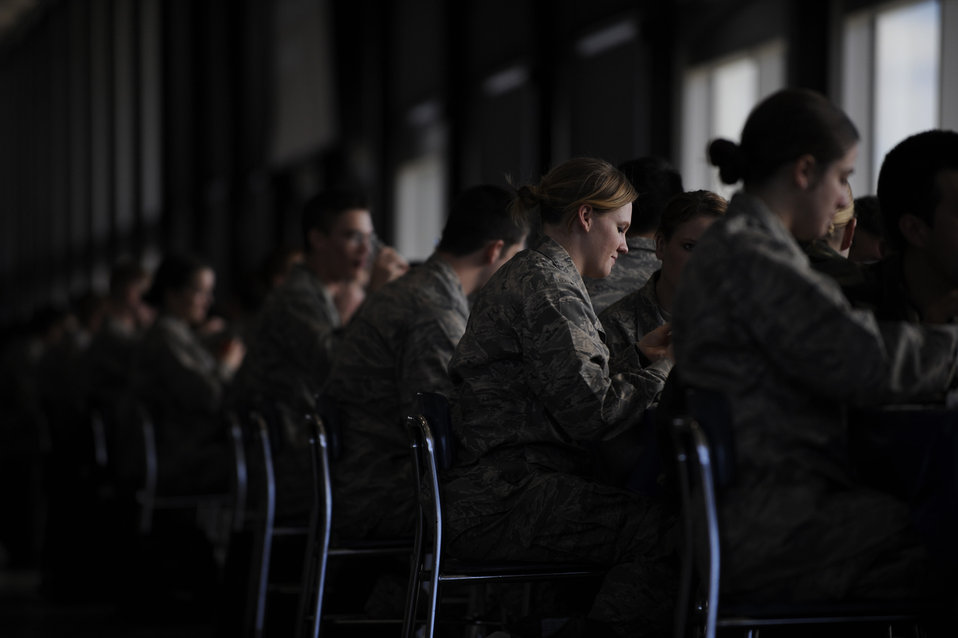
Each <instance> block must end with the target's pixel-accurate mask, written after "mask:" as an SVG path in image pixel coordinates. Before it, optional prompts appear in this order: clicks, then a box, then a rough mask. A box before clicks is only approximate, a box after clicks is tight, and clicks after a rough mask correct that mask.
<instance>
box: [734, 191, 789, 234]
mask: <svg viewBox="0 0 958 638" xmlns="http://www.w3.org/2000/svg"><path fill="white" fill-rule="evenodd" d="M745 192H746V194H748V195H751V196H752V197H755V198H757V199H760V200H761V201H762V203H763V204H765V206H766V208H768V209H769V210H770V211H772V213H774V214H775V216H776V217H778V218H779V219H780V220H782V224H784V225H785V228H787V229H788V232H790V233H791V232H792V223H793V217H794V215H793V211H792V201H791V200H792V197H791V194H790V193H788V192H787V190H786V189H785V188H783V187H781V185H780V184H779V183H778V181H776V180H774V179H772V180H769V182H768V183H766V184H763V185H761V186H753V187H751V188H747V189H746V190H745ZM793 236H794V233H793Z"/></svg>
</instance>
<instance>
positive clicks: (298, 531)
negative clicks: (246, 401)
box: [245, 410, 309, 638]
mask: <svg viewBox="0 0 958 638" xmlns="http://www.w3.org/2000/svg"><path fill="white" fill-rule="evenodd" d="M249 425H250V428H251V430H252V432H251V439H252V440H251V444H252V445H253V446H255V452H254V454H255V461H256V470H257V471H258V475H256V476H254V477H253V481H255V483H256V485H257V487H258V488H259V494H257V497H258V499H257V507H256V508H255V511H248V512H247V515H246V516H245V518H246V521H247V522H251V523H253V524H254V525H255V531H254V535H253V548H252V553H251V560H250V594H249V604H248V605H247V619H246V623H245V626H246V632H247V634H249V635H252V636H253V637H254V638H260V637H261V636H262V635H263V631H264V627H265V623H266V608H267V598H268V597H269V594H270V593H286V594H296V595H301V592H302V588H303V586H302V582H297V583H280V582H271V581H270V568H271V566H272V558H273V544H274V541H275V539H276V538H277V537H294V536H301V537H303V538H306V537H307V534H309V527H308V525H306V524H303V525H293V524H291V525H278V524H277V522H276V498H277V497H276V470H275V467H274V465H273V446H272V443H271V441H270V428H269V425H268V424H267V421H266V418H265V417H264V416H263V414H262V412H260V411H257V410H254V411H252V412H251V413H250V415H249ZM254 474H255V473H254ZM253 481H251V483H252V482H253Z"/></svg>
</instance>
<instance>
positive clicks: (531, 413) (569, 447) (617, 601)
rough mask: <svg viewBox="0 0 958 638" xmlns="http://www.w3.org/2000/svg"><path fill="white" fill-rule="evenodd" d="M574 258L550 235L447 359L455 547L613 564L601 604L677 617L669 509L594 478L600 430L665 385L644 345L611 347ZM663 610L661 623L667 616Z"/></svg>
mask: <svg viewBox="0 0 958 638" xmlns="http://www.w3.org/2000/svg"><path fill="white" fill-rule="evenodd" d="M603 338H604V334H603V330H602V326H601V324H600V323H599V320H598V318H597V317H596V315H595V312H594V311H593V310H592V304H591V302H590V300H589V297H588V293H587V292H586V289H585V285H584V284H583V282H582V278H581V277H580V276H579V273H578V271H577V270H576V268H575V265H574V264H573V262H572V259H571V258H570V257H569V255H568V253H566V251H565V249H563V248H562V247H561V246H560V245H559V244H557V243H556V242H555V241H553V240H552V239H549V238H548V237H546V238H544V239H542V240H541V242H540V243H539V244H538V245H537V247H536V248H534V249H531V250H526V251H523V252H521V253H519V254H518V255H517V256H515V257H513V259H512V260H511V261H510V262H509V263H507V264H506V265H504V266H503V267H502V268H501V269H500V270H499V271H498V272H497V273H496V274H495V275H494V276H493V277H492V279H490V281H489V282H488V283H487V284H486V285H485V286H484V287H483V289H482V290H481V291H480V293H479V297H478V299H477V301H476V305H475V306H474V308H473V311H472V314H471V315H470V318H469V323H468V326H467V328H466V333H465V334H464V335H463V338H462V340H461V341H460V342H459V346H458V347H457V349H456V352H455V354H454V355H453V359H452V361H451V362H450V375H451V376H452V378H453V382H454V383H455V384H456V388H455V391H454V392H453V395H452V399H453V400H452V416H453V428H454V433H455V436H456V439H457V443H458V455H459V456H458V459H457V462H456V464H455V465H454V466H453V467H452V468H451V469H450V470H449V471H448V472H447V473H446V475H445V476H444V477H443V482H444V486H443V496H444V499H445V503H447V507H446V513H447V517H446V521H445V523H446V526H447V529H448V530H449V538H450V539H452V540H451V543H450V552H451V553H452V554H454V555H458V556H460V557H462V558H466V559H521V560H541V561H567V560H581V561H595V562H598V563H608V564H613V565H616V567H614V568H613V570H612V572H610V574H609V576H608V577H607V578H606V579H605V580H604V581H603V585H602V589H601V590H600V593H599V595H598V597H597V598H596V601H595V603H594V605H593V608H592V612H591V613H592V616H593V617H594V618H595V619H596V620H602V621H606V622H610V623H613V624H615V625H616V626H617V627H619V628H620V629H622V630H627V629H635V628H636V627H644V628H646V629H649V628H652V627H659V628H661V627H663V626H667V625H668V623H669V622H670V621H671V610H670V605H671V604H674V603H673V602H671V600H672V598H671V597H672V596H673V595H674V576H673V575H672V574H673V572H672V571H671V570H670V569H669V568H668V567H667V566H665V565H664V562H663V561H665V560H666V559H665V557H666V556H667V555H668V553H669V551H670V549H669V547H668V542H667V541H668V539H669V538H670V533H669V531H668V530H670V529H671V525H672V520H673V519H672V518H671V517H670V516H668V515H665V514H663V513H662V511H661V509H660V508H659V506H658V505H656V504H654V503H652V502H651V501H649V500H647V499H645V498H644V497H641V496H639V495H637V494H633V493H630V492H627V491H625V490H622V489H620V488H617V487H613V486H611V485H606V484H603V483H602V482H600V481H599V480H597V479H596V477H597V476H599V475H601V473H602V472H601V469H600V468H597V467H596V466H595V463H594V460H595V456H594V455H593V451H592V450H593V448H592V444H593V443H594V442H595V441H597V440H601V439H605V438H612V437H614V436H616V435H618V434H620V433H622V432H624V431H626V430H628V429H629V428H632V427H634V426H635V425H636V424H637V423H638V422H639V420H640V418H641V417H642V414H643V411H644V409H645V408H646V407H648V405H649V403H650V401H651V400H652V399H653V398H654V392H652V391H650V390H649V388H650V387H651V385H652V384H650V383H649V381H650V380H655V381H657V382H662V381H664V379H665V376H666V372H665V370H663V369H662V368H661V367H660V366H658V365H657V364H653V365H652V366H650V367H648V368H645V369H643V368H642V367H641V364H640V363H639V358H638V350H637V349H636V348H632V349H631V350H628V351H624V352H623V353H621V354H620V355H619V356H618V357H617V359H616V360H614V361H611V362H610V360H609V354H608V349H607V348H606V346H605V344H604V342H603ZM663 623H664V624H663Z"/></svg>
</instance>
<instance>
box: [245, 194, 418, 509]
mask: <svg viewBox="0 0 958 638" xmlns="http://www.w3.org/2000/svg"><path fill="white" fill-rule="evenodd" d="M301 226H302V232H303V246H304V251H305V254H304V257H303V260H302V261H301V262H299V263H295V264H293V265H292V267H291V269H290V271H289V272H288V273H287V275H286V277H285V279H284V280H283V282H282V283H281V284H280V285H279V286H277V287H276V288H275V289H274V290H273V291H272V292H271V293H270V294H269V296H268V298H267V299H266V302H265V304H264V307H263V309H262V311H261V313H260V315H259V316H258V317H257V319H256V321H255V329H254V331H253V333H252V336H251V337H250V343H249V356H247V357H246V360H245V361H244V362H243V366H242V368H241V369H240V371H239V373H238V374H237V378H236V383H235V384H234V388H233V392H232V393H231V395H230V400H229V403H230V405H231V406H232V407H233V408H234V409H236V410H237V411H238V412H239V413H240V414H242V413H244V412H245V411H246V410H248V409H249V408H251V407H257V408H264V406H265V409H266V410H267V414H269V415H272V417H273V418H274V419H275V420H277V421H281V423H275V424H274V426H275V431H276V432H282V435H281V436H279V437H277V439H276V440H274V441H273V452H274V454H275V455H276V456H277V461H276V474H277V477H276V480H277V498H278V501H277V514H278V515H279V516H283V517H286V516H290V517H294V518H295V517H302V516H304V515H305V514H306V513H307V512H308V510H309V506H310V503H311V500H312V497H311V494H312V486H311V480H312V479H311V476H312V472H311V470H310V467H309V455H308V453H307V449H306V444H307V433H306V429H305V425H304V423H303V418H302V415H304V414H306V413H307V412H308V411H310V410H313V409H314V407H315V403H314V400H315V395H316V393H318V392H319V391H320V390H321V389H322V387H323V384H324V383H326V379H327V377H328V375H329V370H330V367H331V366H332V361H333V358H334V356H335V350H336V348H338V347H339V343H340V341H341V339H342V332H343V326H344V325H346V324H348V323H349V320H350V319H351V318H352V315H351V314H343V313H341V312H340V310H339V308H338V307H337V305H336V303H335V299H334V295H335V293H336V291H337V290H338V289H339V288H340V287H342V286H344V285H347V284H348V283H349V282H353V281H355V280H357V279H359V278H361V277H362V276H363V275H362V273H363V271H364V270H365V269H366V268H367V267H368V266H369V265H370V264H369V261H370V258H371V254H372V242H373V221H372V216H371V215H370V212H369V202H368V200H367V198H366V196H365V195H364V194H362V193H360V192H357V191H353V190H349V189H329V190H326V191H323V192H321V193H319V194H318V195H316V196H314V197H313V198H311V199H310V200H308V201H307V202H306V204H305V205H304V206H303V211H302V217H301ZM407 267H408V265H407V264H406V262H405V260H403V259H402V258H401V257H399V255H398V254H397V253H396V251H395V250H393V249H392V248H383V249H382V250H381V251H380V252H379V255H378V256H377V259H376V262H375V263H374V264H372V273H371V275H370V281H369V288H370V290H376V289H378V288H379V287H380V286H382V285H383V284H385V283H386V282H387V281H389V280H391V279H394V278H396V277H398V276H399V275H401V274H402V273H403V272H405V270H406V268H407ZM350 309H351V310H354V308H353V307H352V306H350ZM351 310H350V311H351ZM273 408H279V410H278V411H276V410H274V409H273Z"/></svg>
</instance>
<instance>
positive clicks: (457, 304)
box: [325, 254, 469, 537]
mask: <svg viewBox="0 0 958 638" xmlns="http://www.w3.org/2000/svg"><path fill="white" fill-rule="evenodd" d="M468 316H469V306H468V303H467V301H466V296H465V294H464V293H463V290H462V286H461V284H460V282H459V277H458V276H457V275H456V272H455V271H454V270H453V269H452V267H451V266H449V264H448V263H447V262H446V261H444V260H443V259H442V258H441V257H439V256H438V255H435V254H434V255H433V256H431V257H430V258H429V259H428V260H427V261H426V262H425V263H424V264H422V265H421V266H418V267H416V268H413V269H412V270H411V271H409V272H408V273H406V274H405V275H403V276H402V277H400V278H399V279H397V280H396V281H394V282H390V283H389V284H387V285H386V286H384V287H383V288H381V289H380V290H379V291H377V292H376V293H375V294H374V295H372V296H371V297H369V299H367V300H366V303H365V304H364V305H363V306H362V308H360V309H359V311H358V312H357V314H356V315H355V316H354V317H353V319H352V321H351V322H350V324H349V328H348V329H347V330H346V334H345V336H344V339H343V343H342V346H341V348H340V351H339V357H338V358H337V360H336V362H335V364H334V365H333V370H332V373H331V374H330V378H329V382H328V383H327V385H326V389H325V393H326V394H327V395H328V396H330V397H331V398H333V399H335V400H336V402H337V404H338V405H339V408H340V416H341V419H342V429H343V445H342V455H341V456H340V458H339V459H338V460H337V461H336V462H335V463H334V465H333V489H334V499H333V503H334V507H335V512H334V517H333V520H334V524H335V526H336V531H337V532H339V533H342V534H344V535H347V536H351V537H366V536H394V537H395V536H402V535H409V534H411V533H412V532H413V529H414V527H413V525H414V514H415V504H416V499H415V494H414V492H413V485H414V481H413V477H412V465H411V459H410V454H409V440H408V437H407V435H406V431H405V426H404V425H403V419H404V418H405V417H406V416H407V415H410V414H414V413H415V411H416V393H417V392H420V391H429V392H439V393H441V394H445V395H447V396H448V394H449V392H450V389H451V387H452V384H451V382H450V380H449V374H448V371H447V366H448V365H449V359H450V357H452V353H453V350H454V349H455V347H456V344H457V343H458V342H459V339H460V337H462V333H463V332H464V331H465V329H466V320H467V318H468Z"/></svg>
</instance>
